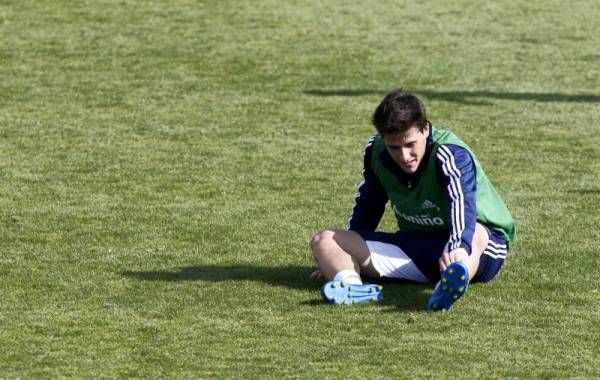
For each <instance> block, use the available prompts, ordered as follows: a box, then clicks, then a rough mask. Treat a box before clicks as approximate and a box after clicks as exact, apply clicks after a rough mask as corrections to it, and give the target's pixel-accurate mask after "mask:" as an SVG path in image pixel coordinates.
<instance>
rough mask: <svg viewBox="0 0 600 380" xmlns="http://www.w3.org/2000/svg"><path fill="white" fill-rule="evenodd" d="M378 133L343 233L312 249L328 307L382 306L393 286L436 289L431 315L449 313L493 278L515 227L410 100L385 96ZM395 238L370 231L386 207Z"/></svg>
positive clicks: (451, 139)
mask: <svg viewBox="0 0 600 380" xmlns="http://www.w3.org/2000/svg"><path fill="white" fill-rule="evenodd" d="M372 121H373V125H374V126H375V128H376V130H377V134H375V135H374V136H373V137H372V138H371V139H370V140H369V142H368V144H367V146H366V149H365V152H364V170H363V180H362V182H361V183H360V184H359V187H358V193H357V194H356V197H355V200H356V203H355V205H354V208H353V210H352V215H351V217H350V220H349V223H348V229H347V230H334V229H326V230H323V231H321V232H319V233H318V234H316V235H315V236H314V237H313V239H312V241H311V249H312V253H313V255H314V257H315V259H316V261H317V264H318V267H319V268H318V270H316V271H315V272H314V273H313V274H312V277H313V278H319V277H321V276H324V277H325V278H326V279H327V280H329V282H328V283H326V284H325V285H324V286H323V288H322V291H321V293H322V295H323V297H324V298H325V299H326V300H327V301H328V302H331V303H335V304H352V303H356V302H369V301H371V300H379V299H381V296H382V294H381V287H380V286H378V285H372V284H363V278H362V277H361V276H363V277H366V278H371V279H375V281H376V282H377V281H383V280H397V281H406V282H417V283H427V282H431V283H436V282H437V285H436V288H435V290H434V292H433V295H432V296H431V299H430V300H429V302H428V304H427V308H428V309H429V310H434V311H437V310H448V309H450V307H451V306H452V305H453V303H454V301H456V300H457V299H458V298H460V297H461V296H462V295H463V294H464V293H465V291H466V290H467V287H468V285H469V283H470V282H488V281H490V280H491V279H493V278H494V276H495V275H496V274H497V273H498V271H499V270H500V267H501V266H502V264H503V263H504V259H505V258H506V255H507V253H508V242H509V241H513V240H514V239H515V238H516V231H515V225H514V221H513V219H512V217H511V215H510V212H509V211H508V209H507V207H506V205H505V204H504V202H503V201H502V199H501V198H500V196H499V195H498V193H497V192H496V190H495V189H494V186H493V185H492V183H491V182H490V181H489V179H488V178H487V176H486V175H485V173H484V171H483V169H482V168H481V166H480V164H479V162H478V161H477V158H476V157H475V155H474V154H473V152H472V151H471V149H470V148H469V147H468V146H467V145H466V144H465V143H464V142H462V141H461V140H460V139H459V138H458V137H456V136H455V135H454V134H453V133H451V132H449V131H445V130H442V129H437V128H435V127H433V126H432V125H431V123H430V122H429V121H428V120H427V116H426V112H425V106H424V105H423V103H422V102H421V101H420V100H419V99H418V98H417V97H416V96H414V95H412V94H408V93H404V92H402V91H401V90H396V91H392V92H391V93H389V94H388V95H387V96H385V98H384V99H383V101H382V102H381V103H380V104H379V106H378V107H377V109H376V110H375V112H374V114H373V119H372ZM388 201H389V202H390V205H391V207H392V210H393V211H394V214H395V216H396V219H397V221H398V227H399V231H397V232H393V233H388V232H379V231H375V229H376V228H377V226H378V224H379V222H380V220H381V218H382V216H383V213H384V210H385V205H386V204H387V202H388Z"/></svg>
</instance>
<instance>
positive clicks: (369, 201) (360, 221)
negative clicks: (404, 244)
mask: <svg viewBox="0 0 600 380" xmlns="http://www.w3.org/2000/svg"><path fill="white" fill-rule="evenodd" d="M372 154H373V138H371V139H370V140H369V142H368V143H367V146H366V148H365V153H364V164H363V173H362V180H361V181H360V183H359V184H358V192H357V193H356V194H355V195H354V207H353V208H352V213H351V215H350V219H349V220H348V226H347V228H348V230H354V231H356V230H365V231H375V229H376V228H377V226H378V225H379V222H380V221H381V217H382V216H383V213H384V211H385V205H386V203H387V201H388V197H387V193H386V192H385V189H384V188H383V186H382V185H381V182H380V181H379V178H377V176H376V175H375V172H374V171H373V169H372V168H371V156H372Z"/></svg>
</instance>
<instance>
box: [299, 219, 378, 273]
mask: <svg viewBox="0 0 600 380" xmlns="http://www.w3.org/2000/svg"><path fill="white" fill-rule="evenodd" d="M310 246H311V250H312V253H313V256H314V257H315V260H316V261H317V264H318V265H319V269H320V270H321V273H322V274H323V276H324V277H325V278H326V279H327V280H331V279H333V277H334V276H335V275H336V274H337V273H338V272H340V271H342V270H354V271H356V272H357V273H359V274H360V273H362V274H365V275H367V276H372V277H379V273H378V272H377V270H375V268H374V267H373V264H372V263H371V254H370V252H369V249H368V248H367V244H366V242H365V241H364V239H363V238H362V237H361V236H360V235H359V234H357V233H356V232H353V231H346V230H323V231H321V232H319V233H318V234H316V235H315V236H314V237H313V239H312V240H311V242H310Z"/></svg>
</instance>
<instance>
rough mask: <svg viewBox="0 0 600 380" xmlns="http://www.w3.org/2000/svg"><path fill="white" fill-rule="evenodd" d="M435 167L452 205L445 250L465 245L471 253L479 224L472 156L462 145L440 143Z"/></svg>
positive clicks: (448, 250)
mask: <svg viewBox="0 0 600 380" xmlns="http://www.w3.org/2000/svg"><path fill="white" fill-rule="evenodd" d="M436 166H437V172H438V178H439V179H440V182H441V184H442V187H443V189H444V192H445V194H446V197H447V199H448V204H449V205H450V207H449V210H448V212H449V214H450V221H451V227H450V237H449V240H448V243H447V245H446V248H445V250H446V252H450V251H452V250H455V249H457V248H463V249H465V250H466V252H467V254H469V255H470V254H471V247H472V244H473V235H474V233H475V225H476V223H477V205H476V194H477V178H476V173H475V165H474V163H473V158H472V157H471V155H470V153H469V151H467V150H466V149H464V148H462V147H460V146H457V145H450V144H448V145H441V146H440V147H439V148H438V150H437V153H436Z"/></svg>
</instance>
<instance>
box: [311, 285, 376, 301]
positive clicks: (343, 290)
mask: <svg viewBox="0 0 600 380" xmlns="http://www.w3.org/2000/svg"><path fill="white" fill-rule="evenodd" d="M381 289H382V288H381V286H379V285H373V284H364V285H348V284H344V283H343V282H341V281H330V282H328V283H326V284H325V285H323V288H322V289H321V295H322V296H323V298H324V299H325V301H327V302H329V303H333V304H336V305H342V304H343V305H351V304H353V303H367V302H371V301H375V302H378V301H381V299H382V298H383V292H382V290H381Z"/></svg>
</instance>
